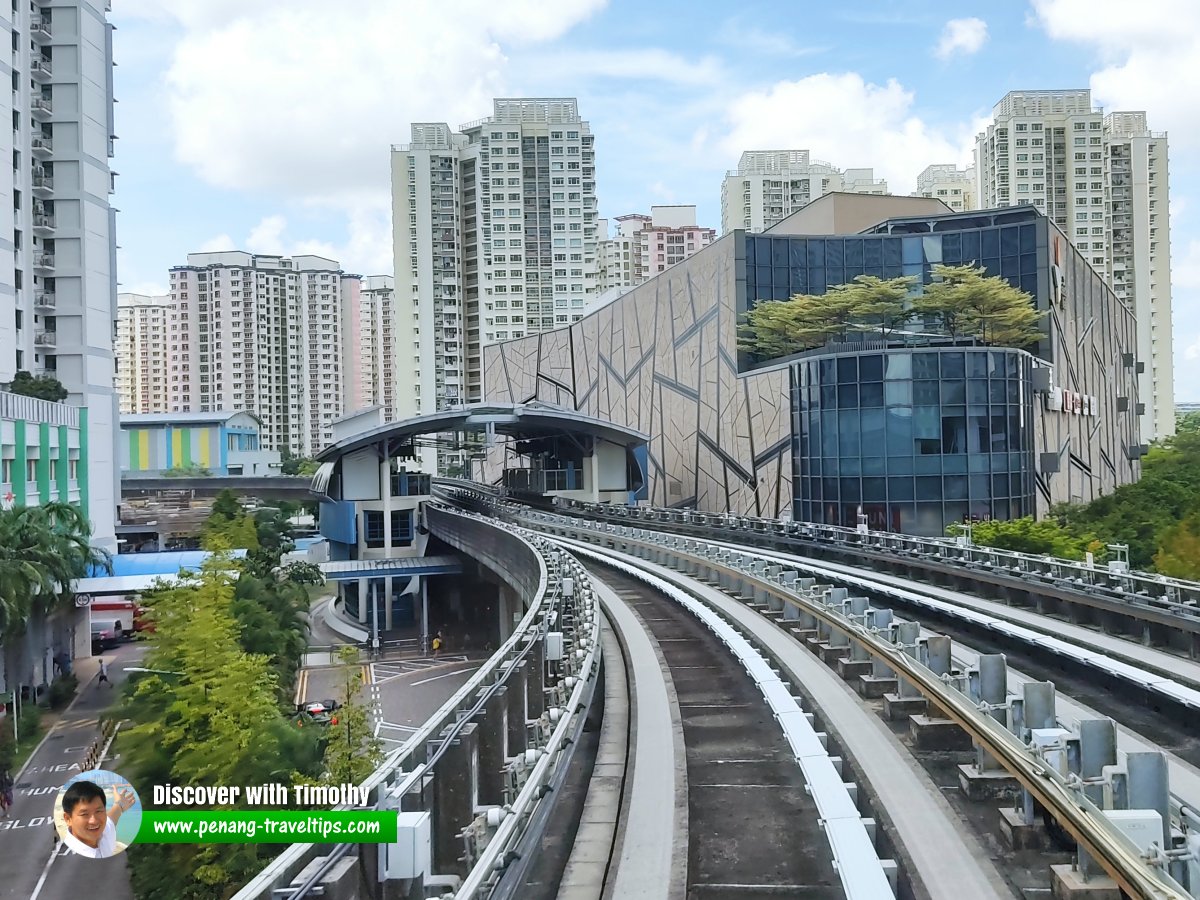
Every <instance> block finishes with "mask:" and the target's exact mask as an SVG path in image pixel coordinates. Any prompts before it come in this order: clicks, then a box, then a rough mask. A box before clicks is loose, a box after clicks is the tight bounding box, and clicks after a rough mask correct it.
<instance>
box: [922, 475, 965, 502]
mask: <svg viewBox="0 0 1200 900" xmlns="http://www.w3.org/2000/svg"><path fill="white" fill-rule="evenodd" d="M920 480H921V481H924V480H925V479H924V478H922V479H920ZM944 484H945V490H946V493H945V497H946V499H947V500H966V499H967V476H966V475H947V476H946V477H945V479H944Z"/></svg>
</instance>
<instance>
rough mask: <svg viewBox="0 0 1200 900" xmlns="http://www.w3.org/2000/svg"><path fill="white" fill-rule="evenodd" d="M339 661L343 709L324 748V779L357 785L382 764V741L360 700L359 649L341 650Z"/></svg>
mask: <svg viewBox="0 0 1200 900" xmlns="http://www.w3.org/2000/svg"><path fill="white" fill-rule="evenodd" d="M338 661H339V662H340V663H341V665H342V685H341V691H340V693H341V697H340V698H339V702H341V704H342V706H341V709H339V710H338V711H337V719H338V723H337V725H336V726H331V728H330V734H329V743H328V744H327V745H326V746H325V760H324V762H325V773H324V777H325V780H326V781H327V782H329V783H330V784H347V783H348V784H358V783H359V782H361V781H362V780H363V779H364V778H366V777H367V776H368V775H370V774H371V773H372V772H374V771H375V770H376V769H377V768H378V767H379V764H380V763H381V762H382V761H383V742H382V741H380V740H379V738H377V737H375V733H374V731H373V730H372V728H371V720H370V716H369V715H368V714H367V707H366V704H364V703H363V702H362V700H361V699H359V689H360V688H361V687H362V681H361V679H360V677H359V673H360V672H361V671H362V666H360V665H359V664H358V650H357V648H355V647H351V646H345V647H342V648H341V650H339V651H338Z"/></svg>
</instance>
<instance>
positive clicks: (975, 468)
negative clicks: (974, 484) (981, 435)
mask: <svg viewBox="0 0 1200 900" xmlns="http://www.w3.org/2000/svg"><path fill="white" fill-rule="evenodd" d="M990 456H991V454H989V453H988V452H987V451H986V450H985V451H984V452H983V453H978V454H971V455H970V456H969V457H967V468H969V469H970V470H971V471H972V472H988V471H990V470H991V463H990Z"/></svg>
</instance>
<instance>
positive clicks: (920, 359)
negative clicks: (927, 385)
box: [912, 353, 940, 378]
mask: <svg viewBox="0 0 1200 900" xmlns="http://www.w3.org/2000/svg"><path fill="white" fill-rule="evenodd" d="M939 355H940V354H937V353H914V354H913V361H912V373H913V378H937V377H938V356H939Z"/></svg>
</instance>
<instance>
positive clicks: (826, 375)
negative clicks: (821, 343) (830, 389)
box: [820, 359, 837, 384]
mask: <svg viewBox="0 0 1200 900" xmlns="http://www.w3.org/2000/svg"><path fill="white" fill-rule="evenodd" d="M820 363H821V369H820V372H821V375H820V378H821V383H822V384H833V383H834V382H835V381H837V375H836V372H837V360H836V359H822V360H820Z"/></svg>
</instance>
